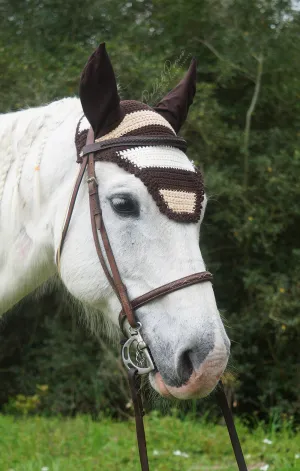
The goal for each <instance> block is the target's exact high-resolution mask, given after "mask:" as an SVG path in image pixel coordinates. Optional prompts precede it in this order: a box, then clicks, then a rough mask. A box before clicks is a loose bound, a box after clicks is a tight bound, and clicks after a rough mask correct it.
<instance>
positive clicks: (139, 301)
mask: <svg viewBox="0 0 300 471" xmlns="http://www.w3.org/2000/svg"><path fill="white" fill-rule="evenodd" d="M212 280H213V276H212V274H211V273H210V272H208V271H202V272H199V273H194V274H193V275H188V276H184V277H183V278H179V279H178V280H176V281H171V283H166V284H165V285H162V286H160V287H159V288H155V289H153V290H151V291H148V293H145V294H142V295H141V296H139V297H138V298H135V299H134V300H133V301H131V306H132V308H133V309H138V308H139V307H141V306H144V305H145V304H147V303H149V302H150V301H153V300H154V299H157V298H160V297H161V296H164V295H165V294H169V293H172V292H173V291H178V290H179V289H182V288H186V287H187V286H191V285H194V284H196V283H203V282H204V281H212ZM125 319H126V314H125V312H124V311H123V310H122V311H121V312H120V314H119V324H120V327H121V330H122V331H123V322H124V320H125Z"/></svg>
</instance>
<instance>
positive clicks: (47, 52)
mask: <svg viewBox="0 0 300 471" xmlns="http://www.w3.org/2000/svg"><path fill="white" fill-rule="evenodd" d="M1 5H2V6H1V7H2V8H3V7H4V15H1V16H0V18H1V19H0V51H1V55H0V69H1V71H2V77H1V88H0V103H1V111H2V112H6V111H9V110H16V109H19V108H26V107H29V106H35V105H39V104H41V103H46V102H49V101H52V100H54V99H57V98H60V97H63V96H67V95H73V94H76V93H77V88H78V80H79V75H80V72H81V70H82V67H83V65H84V63H85V61H86V59H87V57H88V56H89V54H90V53H91V52H92V50H93V49H94V48H95V47H96V46H97V45H98V43H99V42H101V41H106V42H107V44H108V49H109V53H110V55H111V58H112V61H113V64H114V68H115V70H116V73H117V76H118V81H119V83H120V87H121V94H122V97H123V98H131V99H139V100H141V99H144V101H147V102H149V103H150V104H153V103H155V102H156V101H157V100H158V99H159V98H161V96H162V95H163V94H164V92H165V91H167V90H168V89H170V88H171V87H172V86H173V85H174V84H175V83H176V81H177V80H178V78H179V77H181V76H182V74H183V72H184V70H185V69H186V67H187V65H188V62H189V60H190V57H191V56H196V57H197V59H198V93H197V98H196V100H195V104H194V105H193V107H192V110H191V112H190V115H189V119H188V122H187V124H186V126H185V129H184V134H185V136H186V138H187V139H188V141H189V143H190V150H189V155H190V157H191V158H193V159H194V160H195V161H197V163H198V164H199V165H200V166H201V168H202V169H203V171H204V174H205V181H206V187H207V193H208V195H209V196H210V202H209V205H208V209H207V214H206V217H205V220H204V224H203V228H202V236H201V238H202V240H201V247H202V251H203V252H204V256H205V259H206V261H207V264H208V268H209V269H210V270H211V271H213V272H214V274H215V292H216V296H217V300H218V304H219V307H220V308H221V310H222V311H223V315H224V317H225V319H226V321H225V322H226V324H227V329H228V332H229V335H230V337H231V339H232V358H231V365H230V370H231V372H232V373H233V374H234V376H235V378H236V379H235V380H234V381H228V384H227V387H228V392H229V393H230V396H231V397H232V401H233V404H234V406H235V408H236V410H237V412H238V413H245V412H247V413H251V414H253V413H254V414H256V415H259V416H262V417H266V416H267V414H268V413H269V412H270V411H273V413H274V414H282V413H284V414H288V415H292V416H294V415H296V416H297V415H298V417H299V406H300V392H299V380H300V371H299V356H300V354H299V338H300V337H299V333H300V317H299V309H300V300H299V294H300V277H299V274H300V244H299V227H300V205H299V196H300V185H299V176H300V129H299V125H300V61H299V50H300V34H299V26H300V15H299V13H298V11H297V10H295V9H293V8H292V6H291V4H290V1H289V0H249V1H247V2H245V1H244V0H223V1H220V0H210V1H208V0H189V2H182V1H181V0H172V1H171V0H153V1H149V0H131V1H129V2H127V3H124V2H120V1H118V0H102V1H100V0H91V1H89V2H87V3H86V4H85V5H84V8H83V7H82V4H81V3H78V2H76V1H75V0H65V1H64V2H63V3H61V2H58V1H56V0H27V1H26V2H23V1H20V0H10V1H8V0H3V2H2V4H1ZM71 311H72V309H71V308H70V307H68V304H67V303H63V302H62V298H61V296H60V293H59V292H55V293H52V294H49V295H47V296H46V297H44V298H43V299H42V300H40V301H39V302H36V301H34V300H32V299H29V300H27V301H26V302H25V303H22V304H21V306H20V307H18V308H16V309H15V310H14V311H13V312H12V313H9V315H7V316H6V318H5V319H4V322H2V330H1V334H0V335H1V336H0V374H1V382H0V402H1V404H2V405H3V406H4V407H5V408H6V410H16V409H18V399H17V398H16V395H17V394H23V395H25V396H26V397H27V396H29V395H31V396H34V395H37V396H38V398H37V400H36V401H37V403H36V404H35V405H33V406H32V407H31V406H30V405H29V406H28V405H27V406H26V407H27V408H28V407H29V409H30V407H31V410H32V411H35V410H39V411H43V412H44V413H58V412H59V413H64V414H75V413H76V412H78V411H84V412H91V413H92V414H97V412H99V410H108V409H109V410H110V411H111V413H113V414H118V415H122V414H124V411H126V404H127V402H128V397H127V391H126V382H125V380H124V377H123V373H122V372H121V369H120V365H119V363H118V360H117V359H116V358H115V357H114V353H113V352H116V351H117V349H116V348H112V349H111V350H109V351H108V350H107V343H105V341H104V340H100V339H93V338H91V337H90V336H89V335H88V333H87V332H86V331H85V329H83V328H82V326H78V325H77V324H78V322H77V320H76V319H75V318H74V317H72V312H71ZM41 386H46V390H44V391H43V389H40V387H41ZM9 398H10V400H9ZM20 401H21V403H22V401H23V402H24V401H25V402H26V398H25V399H24V398H23V399H22V398H21V399H20V397H19V402H20ZM208 404H209V403H208V402H207V401H206V402H204V403H203V405H202V407H204V408H207V407H208ZM127 405H128V404H127ZM26 407H25V408H26ZM21 409H22V406H21Z"/></svg>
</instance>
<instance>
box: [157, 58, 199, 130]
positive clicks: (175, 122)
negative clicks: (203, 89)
mask: <svg viewBox="0 0 300 471" xmlns="http://www.w3.org/2000/svg"><path fill="white" fill-rule="evenodd" d="M196 83H197V63H196V59H192V61H191V64H190V67H189V70H188V71H187V73H186V75H185V76H184V78H183V79H182V80H181V81H180V82H179V84H178V85H177V86H176V87H175V88H173V90H171V91H170V92H169V93H168V94H167V95H166V96H165V97H164V98H163V99H162V100H161V101H160V102H159V103H158V104H157V105H156V106H154V107H153V109H154V110H155V111H156V112H157V113H159V114H160V115H161V116H163V117H164V118H165V119H166V120H167V121H168V122H169V123H170V124H171V126H172V128H173V129H174V131H175V132H176V134H177V133H178V132H179V130H180V128H181V126H182V125H183V123H184V122H185V120H186V117H187V114H188V111H189V107H190V106H191V104H192V103H193V99H194V96H195V93H196Z"/></svg>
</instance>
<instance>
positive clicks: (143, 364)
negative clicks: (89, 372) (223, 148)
mask: <svg viewBox="0 0 300 471" xmlns="http://www.w3.org/2000/svg"><path fill="white" fill-rule="evenodd" d="M149 145H156V146H157V145H164V146H173V147H177V148H179V149H181V150H185V149H186V142H185V141H184V139H182V138H180V137H176V136H174V137H173V136H168V137H165V136H163V137H162V136H149V137H141V136H138V137H134V136H133V137H121V138H117V139H108V140H105V141H102V142H94V132H93V130H92V129H91V128H90V130H89V132H88V135H87V140H86V145H85V146H84V147H83V149H82V151H81V154H80V156H79V157H78V159H77V162H78V163H80V170H79V173H78V176H77V179H76V183H75V185H74V189H73V193H72V196H71V200H70V203H69V207H68V211H67V215H66V219H65V222H64V226H63V230H62V235H61V240H60V244H59V247H58V250H57V254H56V262H57V265H58V268H59V266H60V255H61V252H62V249H63V246H64V242H65V239H66V235H67V231H68V228H69V224H70V220H71V217H72V213H73V209H74V206H75V202H76V197H77V194H78V190H79V188H80V184H81V182H82V178H83V175H84V173H85V170H86V169H87V174H88V179H87V183H88V192H89V203H90V216H91V226H92V232H93V238H94V243H95V247H96V251H97V255H98V258H99V261H100V264H101V266H102V269H103V271H104V273H105V276H106V278H107V280H108V281H109V283H110V285H111V287H112V288H113V290H114V292H115V294H116V296H117V298H118V299H119V301H120V304H121V307H122V309H121V312H120V314H119V324H120V328H121V330H122V332H123V334H124V335H125V337H126V338H125V340H124V342H123V347H122V359H123V362H124V365H125V367H126V368H127V369H128V378H129V385H130V389H131V395H132V400H133V406H134V411H135V421H136V434H137V441H138V447H139V455H140V462H141V469H142V471H149V464H148V457H147V447H146V437H145V430H144V423H143V415H144V412H143V405H142V399H141V395H140V376H141V375H143V374H146V373H149V372H150V371H153V370H155V366H154V362H153V359H152V357H151V353H150V351H149V350H148V348H147V345H146V343H145V341H144V340H143V337H142V335H141V327H142V325H141V323H140V322H138V321H137V320H136V316H135V310H136V309H138V308H140V307H141V306H144V305H145V304H147V303H149V302H150V301H153V300H154V299H157V298H159V297H161V296H165V295H166V294H169V293H172V292H173V291H178V290H180V289H183V288H185V287H187V286H191V285H194V284H196V283H204V282H206V281H212V279H213V277H212V274H211V273H209V272H207V271H203V272H199V273H194V274H191V275H188V276H185V277H183V278H179V279H178V280H175V281H172V282H171V283H167V284H165V285H163V286H160V287H159V288H156V289H153V290H151V291H149V292H147V293H145V294H143V295H141V296H139V297H137V298H136V299H134V300H130V299H129V297H128V293H127V290H126V286H125V285H124V284H123V282H122V279H121V276H120V273H119V270H118V266H117V263H116V260H115V257H114V254H113V251H112V248H111V246H110V242H109V238H108V235H107V232H106V228H105V224H104V221H103V218H102V211H101V205H100V199H99V193H98V183H97V178H96V173H95V161H96V160H97V158H96V157H95V152H97V155H99V153H100V154H101V151H103V150H107V149H111V148H118V147H121V146H126V147H136V146H141V147H142V146H149ZM99 235H100V240H101V241H102V246H103V247H104V250H103V248H102V247H101V244H100V240H99ZM133 352H134V353H133ZM134 355H135V358H132V357H133V356H134ZM216 396H217V401H218V404H219V406H220V407H221V409H222V412H223V415H224V419H225V422H226V425H227V428H228V433H229V435H230V439H231V443H232V447H233V450H234V453H235V457H236V461H237V464H238V468H239V471H247V466H246V463H245V460H244V456H243V452H242V449H241V445H240V442H239V439H238V435H237V432H236V429H235V426H234V422H233V416H232V413H231V410H230V408H229V406H228V403H227V399H226V395H225V392H224V388H223V385H222V383H221V382H220V383H219V386H218V388H217V391H216Z"/></svg>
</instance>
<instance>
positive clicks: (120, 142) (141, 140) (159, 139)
mask: <svg viewBox="0 0 300 471" xmlns="http://www.w3.org/2000/svg"><path fill="white" fill-rule="evenodd" d="M141 146H143V147H145V146H167V147H176V148H177V149H180V150H182V151H183V152H185V151H186V149H187V143H186V141H185V140H184V139H182V137H176V136H174V137H172V136H145V137H140V136H138V137H133V136H128V137H126V136H125V137H118V138H116V139H107V140H105V141H99V142H95V143H93V144H87V145H85V146H84V147H83V149H82V151H81V152H80V155H79V157H78V159H77V163H81V162H82V160H83V157H84V156H85V155H88V154H90V153H92V152H99V151H102V150H107V149H113V148H117V147H141ZM94 160H100V159H97V155H95V156H94Z"/></svg>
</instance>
